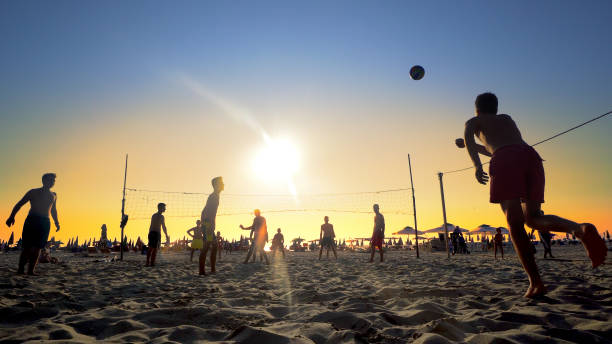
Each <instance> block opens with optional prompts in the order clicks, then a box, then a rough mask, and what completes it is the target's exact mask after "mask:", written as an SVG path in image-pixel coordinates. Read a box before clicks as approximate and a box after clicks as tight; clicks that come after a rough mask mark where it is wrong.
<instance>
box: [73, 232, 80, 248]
mask: <svg viewBox="0 0 612 344" xmlns="http://www.w3.org/2000/svg"><path fill="white" fill-rule="evenodd" d="M72 244H73V245H74V246H75V247H78V246H79V236H78V235H77V237H76V240H75V241H74V242H73V243H72Z"/></svg>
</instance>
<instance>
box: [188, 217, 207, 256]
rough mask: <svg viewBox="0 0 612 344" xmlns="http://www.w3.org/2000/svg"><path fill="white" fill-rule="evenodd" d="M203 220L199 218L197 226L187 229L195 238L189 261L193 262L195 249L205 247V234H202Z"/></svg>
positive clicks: (192, 240) (192, 242)
mask: <svg viewBox="0 0 612 344" xmlns="http://www.w3.org/2000/svg"><path fill="white" fill-rule="evenodd" d="M201 225H202V221H201V220H197V221H196V226H195V227H193V228H190V229H188V230H187V234H188V235H190V236H191V237H192V238H193V239H191V256H190V257H189V261H190V262H193V253H194V252H195V250H200V251H202V249H203V248H204V240H203V239H204V236H203V235H202V226H201Z"/></svg>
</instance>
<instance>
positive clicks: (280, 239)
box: [270, 228, 285, 258]
mask: <svg viewBox="0 0 612 344" xmlns="http://www.w3.org/2000/svg"><path fill="white" fill-rule="evenodd" d="M270 251H272V252H273V253H272V254H273V255H274V257H276V251H281V253H282V254H283V258H285V237H284V236H283V234H282V233H281V229H280V228H279V229H277V230H276V234H274V238H272V246H270Z"/></svg>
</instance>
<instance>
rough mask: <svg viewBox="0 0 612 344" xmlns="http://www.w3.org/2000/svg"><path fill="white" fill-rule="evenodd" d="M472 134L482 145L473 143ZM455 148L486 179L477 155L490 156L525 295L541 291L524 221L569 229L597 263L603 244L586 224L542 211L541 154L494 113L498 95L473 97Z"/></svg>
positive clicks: (494, 198) (495, 197) (495, 194)
mask: <svg viewBox="0 0 612 344" xmlns="http://www.w3.org/2000/svg"><path fill="white" fill-rule="evenodd" d="M474 136H477V137H478V138H479V139H480V141H481V142H482V143H483V144H484V145H479V144H477V143H476V141H475V139H474ZM455 143H456V144H457V146H458V147H460V148H463V147H464V146H467V151H468V153H469V155H470V158H471V159H472V162H473V163H474V166H475V167H476V180H478V182H479V183H481V184H486V183H487V181H488V180H489V176H488V175H487V173H485V172H484V170H483V168H482V164H481V162H480V157H479V155H478V154H482V155H486V156H490V157H492V158H491V165H490V166H489V174H490V176H491V197H490V201H491V203H499V204H500V205H501V208H502V210H503V212H504V214H505V215H506V220H507V221H508V226H509V227H510V235H511V237H512V243H513V244H514V248H515V249H516V252H517V254H518V257H519V260H520V261H521V264H522V265H523V268H524V269H525V272H526V273H527V276H528V277H529V288H528V289H527V292H526V293H525V295H524V296H525V297H535V296H539V295H543V294H545V293H546V288H545V286H544V283H543V282H542V278H541V277H540V273H539V272H538V267H537V265H536V263H535V259H534V255H533V251H532V247H531V242H530V240H529V237H528V236H527V233H526V232H525V227H524V224H525V223H526V224H527V226H529V227H531V228H533V229H536V230H539V231H545V232H548V231H556V232H566V233H572V234H574V235H575V236H576V237H577V238H579V239H580V240H581V241H582V244H583V245H584V248H585V249H586V252H587V254H588V256H589V258H590V259H591V262H592V265H593V267H594V268H595V267H597V266H599V265H601V264H602V263H603V262H604V261H605V259H606V254H607V248H606V244H605V242H604V241H603V239H602V238H601V237H600V236H599V234H598V233H597V229H596V228H595V226H593V225H592V224H590V223H582V224H578V223H576V222H573V221H570V220H566V219H564V218H561V217H558V216H555V215H543V213H542V212H541V209H540V207H541V205H542V203H543V202H544V167H543V166H542V158H540V156H539V155H538V153H537V152H536V151H535V149H533V147H531V146H529V145H528V144H527V143H525V141H523V138H522V136H521V132H520V131H519V129H518V128H517V126H516V123H514V121H513V120H512V118H511V117H510V116H508V115H504V114H499V115H498V114H497V97H496V96H495V95H494V94H492V93H483V94H480V95H479V96H478V97H476V116H475V117H473V118H471V119H470V120H468V121H467V122H466V123H465V141H463V140H462V139H457V140H456V141H455Z"/></svg>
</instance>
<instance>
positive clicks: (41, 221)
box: [21, 214, 51, 249]
mask: <svg viewBox="0 0 612 344" xmlns="http://www.w3.org/2000/svg"><path fill="white" fill-rule="evenodd" d="M50 230H51V221H50V220H49V218H48V217H44V216H37V215H33V214H28V217H27V218H26V219H25V222H24V223H23V232H22V233H21V238H22V240H23V247H37V248H40V249H42V248H45V246H47V240H49V231H50Z"/></svg>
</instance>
